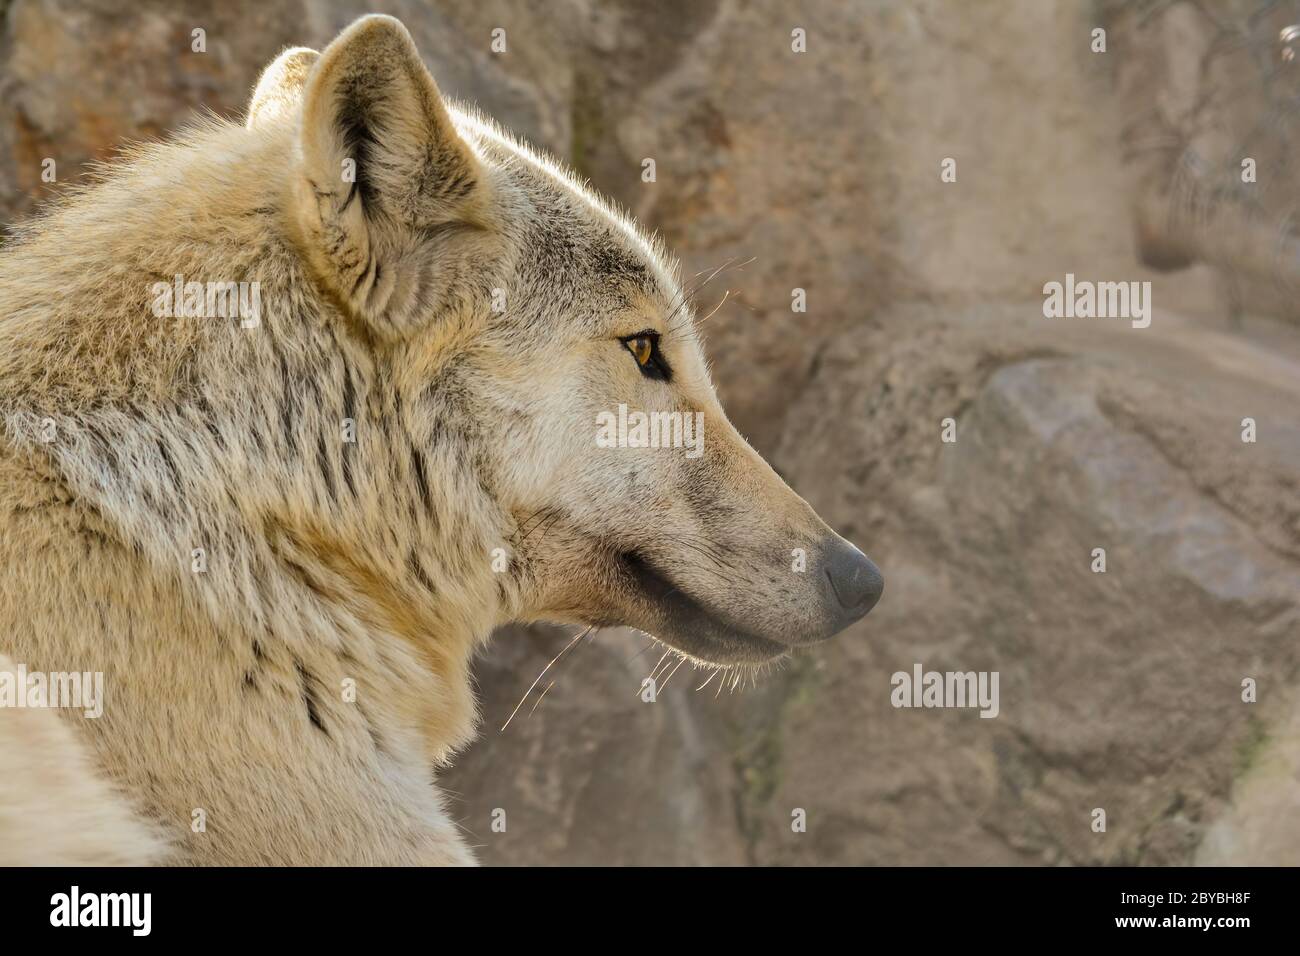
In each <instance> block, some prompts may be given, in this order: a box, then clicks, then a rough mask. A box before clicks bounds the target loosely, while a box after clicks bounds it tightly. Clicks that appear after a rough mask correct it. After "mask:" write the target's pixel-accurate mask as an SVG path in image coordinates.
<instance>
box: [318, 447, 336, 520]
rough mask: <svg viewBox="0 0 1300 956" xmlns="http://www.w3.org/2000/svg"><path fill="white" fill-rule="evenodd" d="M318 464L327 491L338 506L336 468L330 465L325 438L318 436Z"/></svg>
mask: <svg viewBox="0 0 1300 956" xmlns="http://www.w3.org/2000/svg"><path fill="white" fill-rule="evenodd" d="M316 464H317V466H318V467H319V468H320V473H321V477H322V478H324V479H325V491H326V492H327V493H328V494H329V496H330V501H332V502H333V503H334V504H335V505H336V506H337V505H338V503H339V498H338V493H337V492H336V491H335V490H334V466H333V465H332V464H331V463H330V455H329V450H328V449H327V448H326V447H325V436H324V435H317V436H316Z"/></svg>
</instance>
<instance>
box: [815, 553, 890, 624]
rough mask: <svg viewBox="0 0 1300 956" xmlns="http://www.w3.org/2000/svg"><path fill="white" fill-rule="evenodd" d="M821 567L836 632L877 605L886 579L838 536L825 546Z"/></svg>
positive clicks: (861, 554)
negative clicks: (824, 575) (823, 568)
mask: <svg viewBox="0 0 1300 956" xmlns="http://www.w3.org/2000/svg"><path fill="white" fill-rule="evenodd" d="M823 565H824V567H825V568H826V579H827V581H828V582H829V583H830V588H829V590H830V592H831V593H830V594H829V595H828V597H829V598H830V600H829V601H828V604H830V605H831V607H830V610H831V613H832V616H833V617H835V618H836V622H837V624H838V627H837V628H836V630H839V629H841V628H844V627H848V625H850V624H852V623H853V622H854V621H856V620H858V619H859V618H861V617H863V616H864V615H865V614H866V613H867V612H868V611H870V610H871V609H872V608H873V607H875V606H876V602H877V601H879V600H880V595H881V593H882V592H883V591H884V590H885V579H884V577H883V576H882V575H881V573H880V569H879V568H878V567H876V566H875V564H874V563H873V562H872V560H871V559H870V558H868V557H867V556H866V555H865V554H863V553H862V552H861V551H859V550H858V549H857V548H855V547H854V546H853V545H851V544H849V543H848V542H847V541H845V540H844V539H843V538H840V537H838V536H836V537H834V538H832V539H831V540H830V541H829V542H828V543H827V545H826V548H825V552H824V557H823Z"/></svg>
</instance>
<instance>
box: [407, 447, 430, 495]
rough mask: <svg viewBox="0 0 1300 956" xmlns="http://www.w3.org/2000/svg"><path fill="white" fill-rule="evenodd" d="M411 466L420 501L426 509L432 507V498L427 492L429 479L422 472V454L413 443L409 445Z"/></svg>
mask: <svg viewBox="0 0 1300 956" xmlns="http://www.w3.org/2000/svg"><path fill="white" fill-rule="evenodd" d="M411 468H412V470H413V471H414V472H415V484H416V486H417V487H418V488H419V490H420V501H421V502H422V503H423V504H424V508H425V510H426V511H428V510H429V509H430V508H432V507H433V499H432V496H431V495H430V494H429V479H428V478H427V477H425V474H424V454H423V453H422V452H421V451H420V449H418V448H416V447H415V446H414V445H412V446H411Z"/></svg>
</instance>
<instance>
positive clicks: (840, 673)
mask: <svg viewBox="0 0 1300 956" xmlns="http://www.w3.org/2000/svg"><path fill="white" fill-rule="evenodd" d="M1287 10H1288V8H1287V7H1286V5H1282V4H1272V3H1267V2H1264V0H1250V2H1247V0H1242V2H1237V0H1223V2H1216V3H1213V4H1201V3H1192V2H1180V0H1174V2H1131V3H1120V2H1118V0H1115V2H1096V0H1093V2H1090V0H1049V2H1043V0H1003V2H1000V3H997V4H975V3H967V2H963V0H947V2H940V0H933V2H923V0H871V2H866V0H860V2H857V3H841V2H832V0H826V2H809V3H802V4H791V3H787V2H780V0H752V2H743V0H659V2H656V3H653V4H650V3H644V4H643V3H634V2H631V0H611V2H597V0H554V2H549V3H545V4H541V3H528V2H523V0H519V2H506V0H472V2H471V0H443V2H434V3H429V2H416V0H383V2H377V3H375V4H374V5H372V6H363V5H361V4H358V3H353V2H341V0H287V2H283V3H265V2H247V3H242V2H241V3H233V2H165V3H164V2H157V3H154V2H127V0H117V2H106V0H86V2H78V3H74V2H57V0H0V217H2V218H3V220H5V221H17V220H19V219H21V217H22V216H23V215H24V214H26V213H28V212H30V211H31V210H32V209H34V208H36V207H37V206H38V205H39V202H40V200H41V197H42V196H43V195H46V194H47V193H48V191H49V190H50V189H51V188H53V187H51V186H49V185H47V184H45V183H44V182H43V181H42V179H41V171H42V162H43V160H45V159H47V158H51V159H54V160H55V163H56V169H57V176H58V180H59V181H60V183H62V182H67V181H75V180H76V178H77V177H78V176H79V175H81V174H82V173H83V172H84V170H85V168H86V166H87V164H89V163H92V162H94V161H96V160H104V159H109V158H111V157H112V155H113V151H114V148H115V147H116V146H117V145H119V144H120V143H121V142H122V141H123V140H127V139H141V138H145V139H147V138H154V137H159V136H164V135H166V134H167V133H168V132H169V131H171V130H174V129H176V128H177V127H178V126H180V125H182V124H183V123H185V122H186V120H187V119H188V118H190V117H191V116H192V115H193V114H194V112H195V111H196V110H200V109H211V110H213V111H215V112H217V113H219V114H223V115H230V116H238V114H239V112H240V111H241V109H242V107H243V103H244V101H245V98H246V96H247V94H248V91H249V90H250V88H251V86H252V84H253V82H254V81H255V79H256V77H257V74H258V71H259V70H260V68H261V67H262V66H263V65H264V64H265V63H266V62H267V61H269V60H270V59H271V58H272V57H273V56H274V55H275V54H276V52H277V51H278V50H279V49H280V48H281V47H283V46H285V45H289V44H301V45H309V46H314V47H317V48H319V47H321V46H323V45H324V44H325V43H327V42H328V40H329V39H330V38H331V37H332V36H333V35H334V34H335V33H336V32H337V31H338V30H339V29H340V28H341V27H343V26H344V25H346V24H347V23H348V22H349V21H350V20H352V19H353V18H354V17H356V16H357V15H359V14H361V13H364V12H371V11H378V12H387V13H392V14H395V15H397V16H399V17H401V18H402V19H403V20H404V22H405V23H406V24H407V26H408V27H409V28H410V30H411V32H412V33H413V34H414V36H415V38H416V40H417V43H418V44H419V45H420V48H421V50H422V51H423V53H424V54H425V57H426V61H427V62H428V65H429V67H430V68H431V70H432V71H433V73H434V75H435V77H436V78H437V79H438V81H439V83H440V84H441V86H442V88H443V90H444V91H445V92H448V93H450V94H452V95H455V96H458V97H461V98H463V99H467V100H472V101H474V102H476V103H477V104H478V105H479V106H480V107H481V108H482V109H483V110H484V111H486V112H488V113H490V114H492V115H493V116H495V117H497V118H498V119H499V120H500V121H501V122H502V123H503V124H504V125H506V126H508V127H509V128H511V129H512V130H514V131H515V132H516V133H518V134H520V135H522V136H524V137H526V138H527V139H529V140H531V141H533V142H534V143H536V144H539V145H541V146H543V147H545V148H547V149H549V150H551V151H553V152H555V153H556V154H558V155H559V156H561V157H563V158H564V159H566V160H568V161H569V162H570V163H572V164H573V165H574V166H575V167H576V168H577V169H578V171H579V172H580V173H581V174H582V175H583V176H586V177H589V178H590V179H591V180H592V182H593V183H594V184H595V185H596V186H597V187H598V188H600V189H601V190H603V191H604V192H606V193H608V194H610V195H611V196H613V197H615V198H616V199H617V200H618V201H619V202H620V203H622V204H623V205H625V206H627V207H628V208H629V209H631V210H632V211H633V212H634V213H635V214H636V215H637V216H638V217H640V219H641V220H642V221H643V222H644V223H645V224H646V225H648V226H650V227H653V228H655V229H658V230H660V231H661V232H662V233H663V234H664V235H665V237H666V238H667V240H668V242H669V244H670V245H671V246H673V247H674V248H675V249H676V250H677V251H678V252H679V253H680V254H681V256H682V257H683V260H684V263H685V266H686V272H687V274H688V275H689V274H692V273H695V272H697V271H701V270H704V271H706V273H707V272H712V271H713V270H715V269H717V268H718V267H722V266H725V267H726V268H724V269H723V271H722V272H721V273H720V274H719V275H718V276H717V277H716V278H715V279H713V280H712V281H711V282H710V283H708V284H707V285H706V286H705V287H704V288H703V289H702V290H701V291H700V299H699V303H700V311H701V313H706V312H708V311H709V310H710V309H712V308H713V306H714V305H716V304H717V303H718V302H719V301H720V300H721V299H722V298H723V296H724V293H726V292H727V291H728V290H730V297H729V299H728V301H727V302H726V303H725V304H724V305H723V306H722V307H721V308H720V309H718V311H717V312H716V314H714V315H713V316H712V317H711V318H710V319H709V320H708V324H707V325H706V326H705V330H706V332H707V338H708V341H709V348H710V352H711V355H712V357H713V359H714V363H715V377H716V380H717V382H718V384H719V388H720V390H721V392H722V395H723V399H724V401H725V403H726V404H727V405H728V407H729V409H730V411H731V413H732V416H733V419H734V420H735V421H736V423H737V425H738V426H739V427H740V428H741V430H742V431H743V432H745V433H746V434H747V435H749V436H750V438H751V440H752V441H753V442H754V444H755V445H756V446H757V447H758V448H759V449H760V450H761V451H762V452H764V453H765V454H766V455H767V456H768V457H769V459H770V460H771V461H772V462H773V463H774V465H775V466H776V467H777V469H778V470H779V471H781V472H782V473H783V474H784V475H785V476H787V478H788V479H789V480H790V482H791V483H792V484H793V485H794V487H795V488H796V489H797V490H798V491H800V492H801V493H802V494H803V495H804V496H805V497H806V498H807V499H808V500H809V501H810V503H811V504H812V505H813V506H814V507H815V508H817V509H818V511H819V512H821V514H822V515H823V516H824V517H825V518H826V519H827V521H828V522H829V523H830V524H832V525H833V526H834V527H835V528H836V529H837V530H839V531H840V532H841V533H843V534H844V535H845V536H846V537H849V538H850V539H852V540H854V541H856V542H857V543H859V544H861V545H862V546H863V547H864V548H865V549H866V550H867V551H868V552H869V553H870V554H871V555H872V557H873V558H874V559H875V560H876V562H877V563H878V564H879V565H880V566H881V567H882V568H883V569H884V572H885V576H886V580H887V582H888V586H887V590H886V593H885V597H884V599H883V600H882V602H881V604H880V606H879V607H878V608H877V609H876V610H875V611H874V612H873V613H872V614H871V615H870V616H869V617H868V618H866V619H865V620H864V621H862V622H860V623H859V624H858V625H856V626H855V627H854V628H852V629H851V630H850V631H848V632H846V633H845V634H843V635H841V636H840V637H839V638H838V639H837V640H836V641H834V642H832V643H830V644H827V645H823V646H821V647H819V648H817V649H815V650H814V651H812V652H809V653H804V654H801V655H799V656H797V657H795V658H793V659H792V660H790V661H789V662H788V663H787V664H786V665H785V666H784V667H783V668H782V669H780V670H778V671H775V672H773V673H771V674H769V675H767V676H766V677H765V678H763V679H762V680H760V681H759V682H758V683H757V685H756V686H752V687H751V686H746V687H744V688H738V689H736V690H735V691H731V690H727V689H724V690H722V692H721V693H720V694H717V695H715V693H714V692H715V690H716V689H717V688H715V686H713V685H710V686H708V687H705V688H704V689H703V690H702V691H698V692H697V691H696V687H697V686H698V684H699V683H700V678H699V677H698V676H697V675H695V674H692V673H688V672H686V671H683V672H682V673H679V674H677V675H676V676H675V677H674V678H673V680H672V681H670V682H669V683H668V685H667V686H666V687H664V688H663V690H662V693H661V695H660V696H659V699H658V701H657V702H656V703H654V704H646V703H642V701H641V700H640V698H639V696H638V691H639V689H640V681H641V679H642V678H643V677H644V676H645V675H646V674H648V673H649V672H650V670H651V668H652V667H653V666H654V664H655V662H656V661H657V659H658V655H659V652H658V651H653V652H648V651H644V650H643V648H644V642H643V639H642V640H638V638H637V637H636V636H634V635H632V634H630V633H624V632H619V631H605V632H600V633H598V634H597V635H595V636H594V637H593V638H590V639H588V640H586V641H584V642H583V643H582V644H581V645H579V646H578V647H577V648H575V650H574V651H573V652H572V653H571V654H570V655H569V656H568V657H566V659H565V660H564V661H562V662H561V664H560V665H558V666H557V668H556V669H555V670H553V671H552V673H551V674H550V675H548V678H547V682H549V680H550V677H555V678H556V684H555V686H554V687H553V688H552V689H551V690H550V691H549V693H548V694H547V695H546V696H545V698H544V699H543V700H542V702H541V703H540V704H536V700H537V695H536V693H534V694H533V695H532V697H530V698H529V699H528V700H527V701H526V702H525V703H524V705H523V706H522V707H521V708H520V711H519V713H518V715H517V716H516V717H515V718H514V720H513V721H512V722H511V724H510V726H509V727H508V729H507V730H505V731H504V732H501V731H500V730H499V728H500V727H501V726H502V725H503V724H504V723H505V722H506V719H507V718H508V717H509V716H510V714H511V712H512V711H513V710H514V708H515V706H516V704H518V703H519V701H520V699H521V698H523V697H524V694H525V691H526V690H527V689H528V687H529V685H530V684H531V683H532V682H533V679H534V678H535V677H536V676H537V674H538V673H539V672H540V671H541V670H542V668H543V667H545V666H546V663H547V662H548V661H549V660H550V659H551V658H552V657H554V656H555V654H556V653H557V652H558V651H559V650H560V648H562V647H563V646H564V644H565V643H567V641H568V639H569V634H568V633H567V632H563V631H560V630H559V629H551V628H545V627H536V628H530V629H509V630H507V631H506V632H503V633H501V634H499V635H498V636H497V638H496V640H495V641H494V642H493V645H492V648H491V651H490V652H489V653H488V654H487V655H486V656H485V657H484V658H483V659H482V660H480V661H479V662H478V663H477V667H476V674H477V680H478V683H479V687H480V691H481V697H482V702H483V714H484V728H483V733H482V736H481V737H480V739H479V741H478V742H477V743H476V744H474V745H473V746H472V747H471V748H470V749H469V750H468V751H467V752H466V753H465V754H463V755H462V756H461V758H460V759H459V762H458V763H457V765H456V766H455V767H454V769H452V770H451V771H450V772H448V773H445V774H444V775H443V776H442V781H443V783H444V784H445V786H446V787H447V789H448V790H449V791H451V792H452V794H453V810H454V812H455V813H456V815H457V816H458V818H459V819H460V820H461V821H462V823H463V825H464V827H465V829H466V830H467V831H468V832H469V833H470V834H471V838H472V842H473V843H475V844H476V845H477V846H478V847H479V853H480V856H481V858H482V859H483V860H484V861H485V862H488V863H495V864H566V863H596V864H615V863H624V864H702V863H712V864H744V863H761V864H900V863H910V864H920V863H940V864H948V863H951V864H1044V863H1046V864H1071V863H1073V864H1088V863H1123V864H1167V863H1186V862H1206V863H1211V862H1212V863H1275V864H1282V863H1285V864H1300V641H1298V640H1297V638H1298V637H1300V411H1298V409H1300V335H1298V332H1297V329H1296V324H1295V323H1296V320H1297V313H1298V312H1300V310H1298V309H1297V306H1296V302H1297V301H1298V300H1297V297H1296V291H1297V286H1300V277H1298V276H1297V271H1298V270H1300V248H1297V245H1296V242H1297V236H1296V232H1297V229H1300V226H1297V225H1296V223H1297V219H1296V213H1297V210H1298V209H1300V192H1298V188H1300V176H1298V175H1297V172H1298V171H1300V162H1298V161H1297V160H1296V159H1295V148H1296V145H1297V143H1296V139H1297V136H1300V124H1298V122H1297V118H1298V117H1300V111H1298V109H1297V108H1298V107H1300V31H1297V40H1296V43H1295V47H1294V51H1293V50H1292V46H1291V43H1290V34H1288V33H1284V30H1285V28H1286V27H1288V26H1289V25H1291V23H1293V22H1296V21H1297V20H1300V14H1297V12H1296V11H1295V10H1290V14H1291V16H1292V19H1288V16H1287ZM496 28H502V29H504V30H505V31H506V33H505V37H506V47H507V48H506V52H504V53H494V52H492V50H491V47H490V44H491V39H492V31H493V30H494V29H496ZM795 28H802V29H803V30H805V31H806V35H807V51H806V52H804V53H795V52H793V51H792V49H791V31H792V30H794V29H795ZM1097 28H1101V29H1103V30H1105V38H1106V48H1105V52H1094V50H1093V45H1094V35H1093V31H1094V30H1095V29H1097ZM195 29H202V30H204V31H205V36H206V52H204V53H194V52H192V51H191V45H192V39H191V38H192V31H193V30H195ZM646 157H651V158H654V159H655V161H656V165H657V182H656V183H653V184H646V183H643V182H642V181H641V162H642V160H643V159H644V158H646ZM945 158H953V159H955V160H956V163H957V180H956V182H951V183H945V182H941V180H940V163H941V162H942V161H943V160H944V159H945ZM1244 158H1251V159H1253V160H1255V167H1256V175H1255V182H1253V183H1245V182H1243V181H1242V176H1241V171H1242V160H1243V159H1244ZM1067 272H1073V273H1075V274H1076V275H1077V276H1078V277H1079V278H1080V279H1092V280H1098V281H1129V280H1150V281H1152V282H1153V284H1154V302H1155V316H1154V320H1153V322H1152V325H1151V327H1150V328H1148V329H1133V328H1131V327H1130V326H1129V323H1128V322H1126V321H1123V320H1113V319H1112V320H1106V319H1076V320H1070V319H1055V320H1051V319H1045V318H1044V317H1043V314H1042V305H1043V285H1044V283H1045V282H1049V281H1062V280H1063V279H1064V276H1065V274H1066V273H1067ZM796 288H798V289H803V290H805V291H806V296H807V311H806V312H802V313H799V312H793V311H792V309H791V301H792V290H794V289H796ZM949 417H951V418H953V419H954V420H955V422H956V435H957V441H956V442H954V443H943V442H941V441H940V429H941V424H940V423H941V421H942V420H943V419H945V418H949ZM1243 418H1253V419H1254V420H1255V422H1256V423H1257V429H1258V440H1257V441H1256V442H1255V443H1244V442H1243V441H1242V438H1241V434H1242V419H1243ZM1094 548H1105V549H1106V554H1107V568H1106V572H1105V573H1104V574H1099V573H1094V572H1093V571H1092V569H1091V565H1092V551H1093V549H1094ZM917 662H920V663H921V664H923V665H924V666H925V667H926V668H927V669H934V670H972V669H974V670H996V671H998V672H999V673H1000V675H1001V688H1000V689H1001V714H1000V715H999V717H998V718H997V719H994V720H982V719H980V718H979V717H978V716H977V714H976V713H975V712H974V711H970V710H896V709H894V708H893V707H891V705H890V675H891V674H892V673H893V672H895V671H899V670H903V671H910V670H911V669H912V666H913V664H914V663H917ZM1247 677H1250V678H1253V679H1254V680H1255V681H1256V682H1257V685H1258V701H1257V702H1255V703H1246V702H1243V700H1242V681H1243V679H1244V678H1247ZM545 683H546V682H544V683H543V685H542V686H545ZM535 705H536V706H535ZM498 808H499V809H503V810H505V811H506V820H507V827H506V831H505V832H504V833H498V832H494V831H493V829H492V826H491V821H492V814H493V811H494V810H496V809H498ZM796 808H800V809H803V810H804V811H805V812H806V816H807V830H806V832H793V831H792V827H791V820H792V813H793V812H794V811H795V809H796ZM1094 808H1103V809H1105V810H1106V814H1107V829H1106V832H1104V833H1098V832H1094V830H1093V828H1092V826H1091V824H1092V820H1093V817H1092V811H1093V810H1094Z"/></svg>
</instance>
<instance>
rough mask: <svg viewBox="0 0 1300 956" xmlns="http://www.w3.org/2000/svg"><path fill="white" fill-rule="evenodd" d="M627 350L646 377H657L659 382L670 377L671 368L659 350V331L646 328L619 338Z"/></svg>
mask: <svg viewBox="0 0 1300 956" xmlns="http://www.w3.org/2000/svg"><path fill="white" fill-rule="evenodd" d="M619 341H620V342H622V343H623V344H624V345H625V346H627V350H628V351H629V352H631V353H632V357H633V358H634V359H636V365H637V368H639V369H640V370H641V374H642V375H644V376H645V377H646V378H653V379H658V380H659V381H661V382H667V381H669V380H670V379H671V377H672V374H673V373H672V369H670V368H669V367H668V362H667V360H665V359H664V357H663V354H662V353H661V352H660V351H659V333H658V332H655V331H654V330H652V329H646V330H645V331H644V332H637V333H636V334H635V335H629V336H627V337H626V338H622V339H619Z"/></svg>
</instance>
